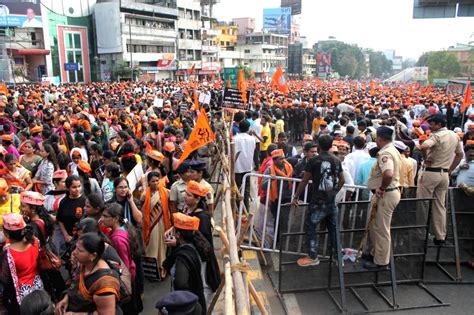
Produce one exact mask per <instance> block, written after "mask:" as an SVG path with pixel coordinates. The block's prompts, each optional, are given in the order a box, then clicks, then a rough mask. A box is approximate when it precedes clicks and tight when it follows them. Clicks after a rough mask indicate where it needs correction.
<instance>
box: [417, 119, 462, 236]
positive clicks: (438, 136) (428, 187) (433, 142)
mask: <svg viewBox="0 0 474 315" xmlns="http://www.w3.org/2000/svg"><path fill="white" fill-rule="evenodd" d="M423 145H424V146H425V145H428V146H429V150H428V152H427V156H426V158H427V160H431V161H432V163H431V164H430V165H429V166H425V167H423V169H422V173H421V174H420V175H419V177H418V189H417V192H416V197H417V198H434V200H433V201H432V204H431V211H432V215H431V217H432V228H433V232H434V235H435V238H436V239H437V240H444V239H445V238H446V207H445V202H446V193H447V190H448V186H449V174H448V170H449V167H450V166H451V162H452V160H453V157H454V154H455V153H462V152H463V148H462V144H461V141H460V140H459V137H458V135H457V134H456V133H454V132H453V131H451V130H448V129H447V128H445V127H444V128H441V129H439V130H437V131H435V132H433V133H431V134H430V137H429V139H428V140H426V141H425V142H424V143H423ZM428 209H429V208H428V204H427V203H425V202H423V203H421V206H420V209H419V210H418V211H417V224H419V225H423V224H426V219H427V216H428ZM420 233H421V231H420ZM420 236H421V237H424V235H420Z"/></svg>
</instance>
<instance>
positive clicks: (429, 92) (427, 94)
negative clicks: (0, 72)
mask: <svg viewBox="0 0 474 315" xmlns="http://www.w3.org/2000/svg"><path fill="white" fill-rule="evenodd" d="M430 95H431V85H428V87H427V88H426V94H425V96H426V97H428V96H430Z"/></svg>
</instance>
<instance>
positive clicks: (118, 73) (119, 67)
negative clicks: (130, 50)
mask: <svg viewBox="0 0 474 315" xmlns="http://www.w3.org/2000/svg"><path fill="white" fill-rule="evenodd" d="M131 73H133V74H132V78H131V79H132V80H134V79H135V78H136V77H137V76H139V75H140V74H141V73H142V70H141V69H140V67H139V66H138V65H135V66H133V69H132V71H130V66H129V64H128V62H127V61H125V60H118V61H116V62H115V65H114V67H113V69H112V78H113V79H114V80H116V79H119V78H130V74H131Z"/></svg>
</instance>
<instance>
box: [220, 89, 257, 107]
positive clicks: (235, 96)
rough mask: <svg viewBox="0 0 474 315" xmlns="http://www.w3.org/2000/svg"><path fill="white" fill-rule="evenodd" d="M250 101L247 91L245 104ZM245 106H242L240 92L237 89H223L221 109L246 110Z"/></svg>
mask: <svg viewBox="0 0 474 315" xmlns="http://www.w3.org/2000/svg"><path fill="white" fill-rule="evenodd" d="M249 101H250V91H249V90H247V104H248V102H249ZM247 104H244V101H243V100H242V92H240V91H239V90H238V89H233V88H227V87H226V88H224V94H223V97H222V107H226V108H235V109H247Z"/></svg>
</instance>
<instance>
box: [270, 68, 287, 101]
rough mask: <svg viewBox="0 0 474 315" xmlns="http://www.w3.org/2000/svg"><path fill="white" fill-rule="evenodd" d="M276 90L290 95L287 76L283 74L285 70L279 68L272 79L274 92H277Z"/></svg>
mask: <svg viewBox="0 0 474 315" xmlns="http://www.w3.org/2000/svg"><path fill="white" fill-rule="evenodd" d="M275 86H276V88H277V89H278V90H279V91H280V92H283V94H286V93H288V84H287V83H286V80H285V75H284V74H283V68H282V67H281V66H279V67H278V68H277V70H276V71H275V74H274V75H273V77H272V90H273V91H275Z"/></svg>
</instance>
